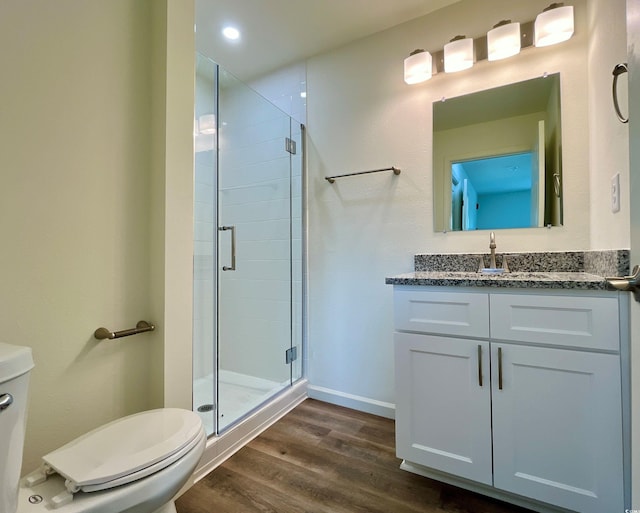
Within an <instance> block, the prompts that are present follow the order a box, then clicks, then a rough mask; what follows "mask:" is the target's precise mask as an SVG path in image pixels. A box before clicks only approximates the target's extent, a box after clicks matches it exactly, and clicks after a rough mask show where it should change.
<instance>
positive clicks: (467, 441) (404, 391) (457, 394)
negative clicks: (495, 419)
mask: <svg viewBox="0 0 640 513" xmlns="http://www.w3.org/2000/svg"><path fill="white" fill-rule="evenodd" d="M489 361H490V358H489V343H488V342H486V341H472V340H466V339H459V338H446V337H439V336H432V335H418V334H413V333H395V374H396V453H397V455H398V457H400V458H403V459H406V460H408V461H410V462H413V463H418V464H420V465H424V466H426V467H430V468H434V469H437V470H440V471H443V472H447V473H449V474H454V475H456V476H461V477H465V478H467V479H472V480H474V481H478V482H481V483H485V484H488V485H490V484H492V475H491V392H490V373H489Z"/></svg>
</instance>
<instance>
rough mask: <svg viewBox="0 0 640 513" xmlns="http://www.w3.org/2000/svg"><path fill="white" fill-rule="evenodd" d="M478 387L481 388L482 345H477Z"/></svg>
mask: <svg viewBox="0 0 640 513" xmlns="http://www.w3.org/2000/svg"><path fill="white" fill-rule="evenodd" d="M478 386H482V345H480V344H478Z"/></svg>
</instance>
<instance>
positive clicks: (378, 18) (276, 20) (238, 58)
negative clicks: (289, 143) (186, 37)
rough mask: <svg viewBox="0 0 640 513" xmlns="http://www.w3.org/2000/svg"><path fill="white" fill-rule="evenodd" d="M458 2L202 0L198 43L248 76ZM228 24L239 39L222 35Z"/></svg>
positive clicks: (238, 73)
mask: <svg viewBox="0 0 640 513" xmlns="http://www.w3.org/2000/svg"><path fill="white" fill-rule="evenodd" d="M458 1H459V0H196V48H197V50H198V51H199V52H200V53H202V54H203V55H205V56H207V57H210V58H211V59H213V60H215V61H216V62H217V63H218V64H220V65H221V66H222V67H224V68H225V69H227V70H228V71H230V72H231V73H233V74H234V75H235V76H237V77H238V78H240V79H242V80H248V79H250V78H254V77H257V76H260V75H263V74H265V73H268V72H270V71H273V70H275V69H278V68H281V67H283V66H286V65H289V64H292V63H294V62H297V61H300V60H303V59H306V58H308V57H311V56H313V55H317V54H320V53H323V52H327V51H329V50H332V49H334V48H338V47H340V46H343V45H345V44H347V43H350V42H351V41H355V40H356V39H360V38H363V37H366V36H369V35H371V34H374V33H376V32H380V31H382V30H385V29H388V28H390V27H393V26H395V25H398V24H400V23H404V22H406V21H409V20H411V19H414V18H417V17H420V16H424V15H426V14H429V13H430V12H433V11H436V10H438V9H440V8H442V7H445V6H447V5H450V4H453V3H456V2H458ZM227 24H232V25H234V26H236V27H237V28H238V29H239V30H240V32H241V34H242V35H241V37H240V39H239V40H238V41H236V42H229V41H226V40H225V39H224V37H223V36H222V34H221V30H222V28H223V27H224V26H226V25H227Z"/></svg>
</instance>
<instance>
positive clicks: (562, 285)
mask: <svg viewBox="0 0 640 513" xmlns="http://www.w3.org/2000/svg"><path fill="white" fill-rule="evenodd" d="M480 257H482V258H483V260H484V262H485V263H486V262H488V255H486V254H475V255H474V254H468V255H454V254H440V255H435V254H429V255H424V254H421V255H416V256H415V269H416V270H415V272H412V273H406V274H400V275H397V276H392V277H389V278H386V280H385V282H386V283H387V284H389V285H422V286H441V287H451V286H454V287H504V288H538V289H544V288H546V289H577V290H609V286H608V284H607V282H606V281H605V279H604V277H605V276H622V275H626V274H629V251H628V250H608V251H571V252H554V253H507V254H506V257H507V263H508V266H509V269H510V270H511V272H509V273H504V274H501V275H486V274H480V273H478V272H477V269H478V267H479V261H480ZM502 257H503V255H498V257H497V265H498V266H502Z"/></svg>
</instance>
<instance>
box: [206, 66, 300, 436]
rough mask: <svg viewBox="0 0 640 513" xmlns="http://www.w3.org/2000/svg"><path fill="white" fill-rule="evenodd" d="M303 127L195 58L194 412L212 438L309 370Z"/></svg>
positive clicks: (240, 84)
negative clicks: (305, 320)
mask: <svg viewBox="0 0 640 513" xmlns="http://www.w3.org/2000/svg"><path fill="white" fill-rule="evenodd" d="M303 130H304V128H303V126H301V125H300V124H299V123H297V122H295V121H294V120H293V119H292V118H291V117H290V116H288V115H287V114H285V113H284V112H282V111H281V110H280V109H278V108H277V107H276V106H274V105H273V104H272V103H270V102H269V101H267V100H266V99H265V98H263V97H262V96H260V95H259V94H258V93H256V92H255V91H253V90H252V89H251V88H250V87H248V86H247V85H245V84H244V83H242V82H241V81H239V80H238V79H236V78H235V77H233V76H232V75H231V74H229V73H228V72H226V71H225V70H223V69H222V68H220V66H218V65H217V64H216V63H215V62H213V61H212V60H210V59H208V58H206V57H204V56H202V55H200V54H198V55H197V56H196V105H195V122H194V151H195V177H194V198H195V206H194V207H195V208H194V298H193V299H194V309H193V311H194V314H193V376H194V383H193V408H194V411H197V412H199V414H200V415H201V418H202V420H203V422H204V424H205V428H206V430H207V434H208V435H217V434H220V433H222V432H224V431H225V430H226V429H228V428H229V427H231V426H233V425H234V424H235V423H236V422H238V421H239V420H241V419H242V418H244V417H245V416H246V415H248V414H249V413H251V412H252V411H255V410H256V409H257V408H259V407H260V406H261V405H262V404H265V403H266V402H267V401H268V400H269V399H270V398H272V397H274V396H275V395H276V394H278V393H279V392H281V391H283V390H285V389H286V388H288V387H290V386H291V385H292V384H293V383H294V382H295V381H296V380H298V379H299V378H301V377H302V354H301V351H302V293H303V286H302V273H303V268H302V253H303V252H302V246H303V238H302V199H303V195H302V168H303V155H302V150H303V144H302V135H303Z"/></svg>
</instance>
